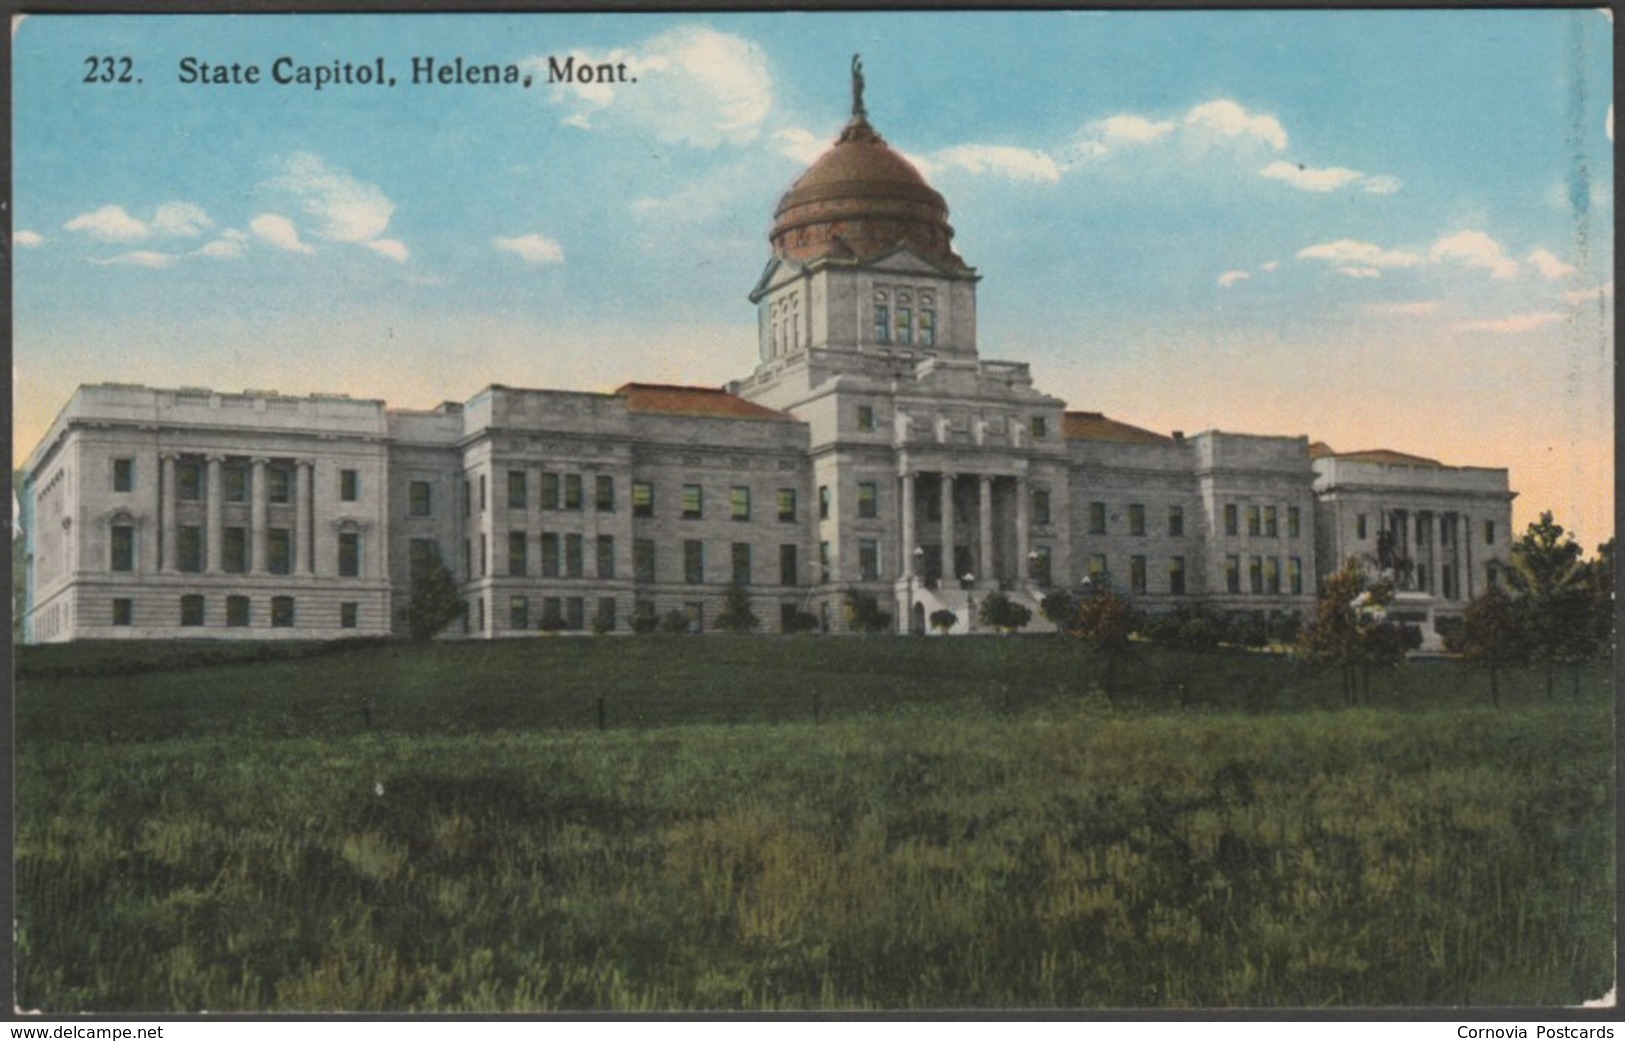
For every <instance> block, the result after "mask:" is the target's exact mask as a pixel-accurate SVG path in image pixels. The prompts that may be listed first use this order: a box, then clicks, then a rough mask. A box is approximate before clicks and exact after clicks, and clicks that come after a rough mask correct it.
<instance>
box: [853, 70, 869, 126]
mask: <svg viewBox="0 0 1625 1041" xmlns="http://www.w3.org/2000/svg"><path fill="white" fill-rule="evenodd" d="M852 118H853V119H868V118H869V113H868V112H866V111H864V108H863V55H861V54H854V55H852Z"/></svg>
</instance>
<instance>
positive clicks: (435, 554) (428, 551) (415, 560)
mask: <svg viewBox="0 0 1625 1041" xmlns="http://www.w3.org/2000/svg"><path fill="white" fill-rule="evenodd" d="M439 559H440V549H439V547H438V546H436V545H435V541H434V539H413V540H412V541H411V542H410V543H408V544H407V553H406V563H407V570H408V573H409V574H410V576H411V579H412V581H413V582H422V581H424V580H425V579H427V578H428V577H429V570H430V569H431V568H432V567H434V562H435V561H436V560H439Z"/></svg>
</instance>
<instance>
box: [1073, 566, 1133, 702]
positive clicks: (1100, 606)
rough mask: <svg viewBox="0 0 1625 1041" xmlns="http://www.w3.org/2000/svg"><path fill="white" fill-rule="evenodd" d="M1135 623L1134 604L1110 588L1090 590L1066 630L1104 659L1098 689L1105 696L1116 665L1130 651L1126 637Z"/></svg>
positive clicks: (1110, 684)
mask: <svg viewBox="0 0 1625 1041" xmlns="http://www.w3.org/2000/svg"><path fill="white" fill-rule="evenodd" d="M1137 622H1138V619H1137V617H1136V615H1135V612H1134V605H1133V604H1132V603H1130V602H1129V599H1128V597H1126V596H1123V595H1122V594H1120V593H1117V592H1115V591H1113V590H1112V589H1109V588H1099V589H1092V590H1090V592H1089V593H1088V594H1087V595H1086V596H1084V597H1082V598H1081V599H1080V600H1078V602H1077V606H1076V610H1075V611H1074V612H1073V616H1072V624H1071V626H1070V627H1069V628H1068V630H1067V631H1068V632H1069V633H1071V635H1072V636H1074V637H1076V638H1077V639H1079V640H1082V641H1083V642H1084V643H1085V644H1086V645H1087V646H1088V647H1089V649H1090V651H1091V652H1093V653H1095V654H1098V655H1099V656H1100V657H1101V658H1102V659H1103V660H1104V662H1105V668H1104V669H1103V670H1102V673H1101V678H1100V686H1101V689H1102V690H1104V691H1105V692H1106V696H1107V697H1110V696H1111V694H1112V690H1113V687H1114V685H1115V681H1116V676H1117V669H1118V666H1119V665H1120V664H1121V663H1122V662H1124V661H1127V660H1128V659H1129V657H1130V655H1131V652H1132V651H1133V644H1132V643H1131V642H1130V639H1129V638H1130V637H1131V636H1132V635H1133V634H1134V629H1135V626H1136V623H1137Z"/></svg>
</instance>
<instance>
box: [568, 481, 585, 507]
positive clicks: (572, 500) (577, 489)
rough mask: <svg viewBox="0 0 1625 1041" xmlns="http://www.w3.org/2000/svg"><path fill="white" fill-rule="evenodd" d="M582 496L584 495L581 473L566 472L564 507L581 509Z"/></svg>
mask: <svg viewBox="0 0 1625 1041" xmlns="http://www.w3.org/2000/svg"><path fill="white" fill-rule="evenodd" d="M581 497H582V486H581V475H580V474H565V475H564V508H565V509H567V510H579V509H581Z"/></svg>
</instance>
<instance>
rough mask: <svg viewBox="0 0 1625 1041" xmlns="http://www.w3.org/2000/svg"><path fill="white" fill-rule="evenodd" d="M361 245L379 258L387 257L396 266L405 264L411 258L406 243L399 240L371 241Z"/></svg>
mask: <svg viewBox="0 0 1625 1041" xmlns="http://www.w3.org/2000/svg"><path fill="white" fill-rule="evenodd" d="M362 245H364V246H366V247H367V248H368V249H370V250H372V251H373V252H374V253H376V254H378V255H379V256H381V257H388V258H389V259H390V260H393V261H395V262H396V263H398V264H404V263H406V261H407V259H408V258H410V257H411V256H412V253H411V251H410V250H408V249H407V248H406V243H404V242H402V241H401V240H399V239H373V240H372V241H371V242H364V243H362Z"/></svg>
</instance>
